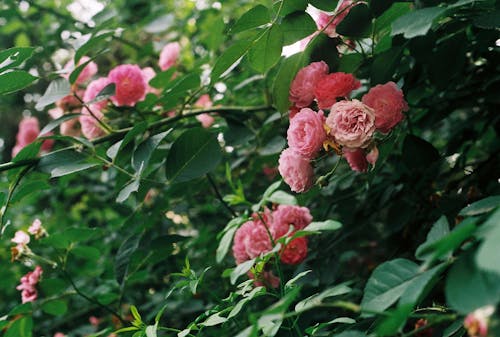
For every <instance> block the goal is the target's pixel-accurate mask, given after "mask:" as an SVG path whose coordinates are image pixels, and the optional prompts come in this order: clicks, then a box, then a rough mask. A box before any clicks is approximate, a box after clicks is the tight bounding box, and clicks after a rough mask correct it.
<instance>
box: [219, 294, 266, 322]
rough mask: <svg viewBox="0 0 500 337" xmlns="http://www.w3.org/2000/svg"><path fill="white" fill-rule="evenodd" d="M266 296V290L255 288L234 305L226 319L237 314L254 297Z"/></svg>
mask: <svg viewBox="0 0 500 337" xmlns="http://www.w3.org/2000/svg"><path fill="white" fill-rule="evenodd" d="M265 294H266V288H265V287H255V288H253V289H252V291H251V292H250V293H248V294H246V295H245V298H243V299H241V300H240V301H239V302H238V303H236V304H235V306H234V308H233V309H232V310H231V312H230V313H229V315H228V316H227V319H230V318H233V317H235V316H236V315H238V313H239V312H240V311H241V309H243V307H244V306H245V304H247V303H248V302H250V301H251V300H253V299H254V298H256V297H259V296H262V295H265Z"/></svg>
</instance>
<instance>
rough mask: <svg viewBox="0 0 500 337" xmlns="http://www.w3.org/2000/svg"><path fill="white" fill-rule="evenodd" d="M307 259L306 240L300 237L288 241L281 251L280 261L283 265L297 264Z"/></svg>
mask: <svg viewBox="0 0 500 337" xmlns="http://www.w3.org/2000/svg"><path fill="white" fill-rule="evenodd" d="M306 257H307V239H306V238H305V237H300V238H296V239H293V240H292V241H290V242H289V243H288V244H287V245H286V246H285V248H284V249H283V250H282V251H281V254H280V259H281V262H283V263H285V264H292V265H294V264H299V263H301V262H302V261H304V259H305V258H306Z"/></svg>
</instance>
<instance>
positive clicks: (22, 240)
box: [10, 231, 30, 246]
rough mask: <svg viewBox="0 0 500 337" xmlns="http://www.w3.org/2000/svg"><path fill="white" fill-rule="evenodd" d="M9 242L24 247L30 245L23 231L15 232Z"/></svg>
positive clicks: (27, 236)
mask: <svg viewBox="0 0 500 337" xmlns="http://www.w3.org/2000/svg"><path fill="white" fill-rule="evenodd" d="M10 241H11V242H14V243H15V244H17V245H22V246H26V245H27V244H28V243H30V236H29V235H28V234H27V233H26V232H25V231H17V232H16V234H14V237H13V238H12V239H11V240H10Z"/></svg>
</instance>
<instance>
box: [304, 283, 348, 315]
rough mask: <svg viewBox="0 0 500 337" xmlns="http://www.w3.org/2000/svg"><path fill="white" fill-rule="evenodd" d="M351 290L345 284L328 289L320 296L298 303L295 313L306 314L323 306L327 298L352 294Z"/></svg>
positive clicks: (313, 296) (316, 295) (315, 295)
mask: <svg viewBox="0 0 500 337" xmlns="http://www.w3.org/2000/svg"><path fill="white" fill-rule="evenodd" d="M351 290H352V289H351V288H350V287H348V286H346V285H345V284H340V285H338V286H335V287H332V288H329V289H326V290H324V291H322V292H321V293H319V294H314V295H312V296H309V297H308V298H306V299H304V300H302V301H300V302H299V303H297V304H296V305H295V312H304V311H307V310H310V309H312V308H315V307H318V306H321V305H322V304H323V301H324V300H325V299H326V298H329V297H335V296H340V295H344V294H347V293H349V292H351Z"/></svg>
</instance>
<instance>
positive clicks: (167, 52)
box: [158, 42, 181, 70]
mask: <svg viewBox="0 0 500 337" xmlns="http://www.w3.org/2000/svg"><path fill="white" fill-rule="evenodd" d="M180 52H181V46H180V44H179V43H178V42H171V43H168V44H166V45H165V46H164V47H163V49H162V50H161V53H160V59H159V61H158V65H159V66H160V69H161V70H167V69H168V68H170V67H172V66H173V65H175V63H177V59H178V58H179V54H180Z"/></svg>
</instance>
